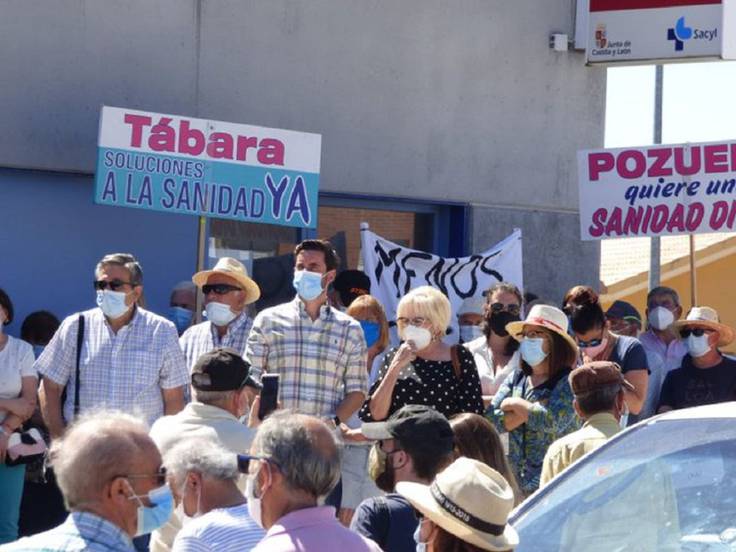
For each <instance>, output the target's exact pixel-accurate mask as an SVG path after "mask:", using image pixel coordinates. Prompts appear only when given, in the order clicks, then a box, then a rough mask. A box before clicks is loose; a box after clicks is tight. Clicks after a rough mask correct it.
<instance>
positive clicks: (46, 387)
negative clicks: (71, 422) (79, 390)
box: [39, 378, 65, 439]
mask: <svg viewBox="0 0 736 552" xmlns="http://www.w3.org/2000/svg"><path fill="white" fill-rule="evenodd" d="M63 391H64V386H63V385H60V384H58V383H55V382H54V381H52V380H50V379H49V378H43V379H42V380H41V390H40V393H39V399H40V402H41V415H42V416H43V421H44V423H45V424H46V427H47V428H48V430H49V434H50V435H51V438H52V439H56V438H58V437H61V436H62V435H63V434H64V429H65V424H64V417H63V416H62V414H61V394H62V393H63Z"/></svg>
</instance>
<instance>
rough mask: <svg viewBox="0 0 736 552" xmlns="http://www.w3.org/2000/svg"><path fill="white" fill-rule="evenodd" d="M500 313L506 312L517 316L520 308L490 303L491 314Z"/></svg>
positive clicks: (513, 305) (515, 305)
mask: <svg viewBox="0 0 736 552" xmlns="http://www.w3.org/2000/svg"><path fill="white" fill-rule="evenodd" d="M502 311H506V312H508V313H509V314H513V315H514V316H518V314H519V313H520V312H521V307H520V306H519V305H517V304H515V303H512V304H510V305H504V304H503V303H491V312H495V313H499V312H502Z"/></svg>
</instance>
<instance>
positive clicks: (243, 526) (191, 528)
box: [171, 504, 266, 552]
mask: <svg viewBox="0 0 736 552" xmlns="http://www.w3.org/2000/svg"><path fill="white" fill-rule="evenodd" d="M265 534H266V532H265V531H264V530H263V529H262V528H261V527H260V526H259V525H258V524H257V523H256V522H255V521H253V518H252V517H250V513H249V512H248V505H247V504H240V505H238V506H232V507H230V508H216V509H214V510H210V511H209V512H207V513H206V514H204V515H203V516H200V517H198V518H195V519H193V520H191V521H190V522H189V523H187V524H186V525H185V526H184V528H183V529H182V530H181V531H179V534H178V535H177V536H176V540H175V541H174V546H173V548H172V549H171V550H172V552H214V551H215V550H216V551H217V552H229V551H232V552H248V551H249V550H252V549H253V547H255V545H257V544H258V543H259V542H260V541H261V539H262V538H263V536H264V535H265Z"/></svg>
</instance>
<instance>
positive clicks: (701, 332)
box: [680, 328, 706, 337]
mask: <svg viewBox="0 0 736 552" xmlns="http://www.w3.org/2000/svg"><path fill="white" fill-rule="evenodd" d="M705 332H706V330H704V329H703V328H683V329H682V330H680V335H681V336H682V337H690V335H691V334H692V335H694V336H695V337H700V336H702V335H704V334H705Z"/></svg>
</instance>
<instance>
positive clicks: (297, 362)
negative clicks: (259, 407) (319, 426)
mask: <svg viewBox="0 0 736 552" xmlns="http://www.w3.org/2000/svg"><path fill="white" fill-rule="evenodd" d="M245 357H246V359H247V360H248V361H249V362H250V364H251V371H252V373H253V374H254V375H255V376H256V377H260V375H261V374H262V373H264V372H267V373H269V374H279V376H280V379H279V399H280V401H281V404H282V406H283V408H291V409H295V410H298V411H300V412H303V413H304V414H311V415H313V416H318V417H322V418H327V417H329V418H332V417H333V416H334V415H335V410H336V409H337V407H338V406H339V404H340V403H341V402H342V400H343V399H344V398H345V396H346V395H347V394H348V393H353V392H356V391H359V392H361V393H363V394H365V393H366V392H367V391H368V373H367V370H366V365H365V363H366V345H365V338H364V337H363V330H362V328H361V327H360V324H359V323H358V322H357V321H356V320H355V319H354V318H351V317H350V316H348V315H347V314H344V313H342V312H340V311H338V310H336V309H333V308H331V307H330V306H328V305H323V306H322V308H321V309H320V312H319V316H318V317H317V319H316V320H314V321H312V319H311V318H310V317H309V315H308V314H307V312H306V310H305V308H304V303H303V302H302V301H301V299H299V297H296V298H294V300H293V301H291V302H289V303H284V304H282V305H277V306H275V307H271V308H270V309H266V310H264V311H262V312H261V313H259V314H258V316H256V319H255V321H254V322H253V328H252V330H251V332H250V336H249V337H248V343H247V345H246V348H245Z"/></svg>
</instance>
